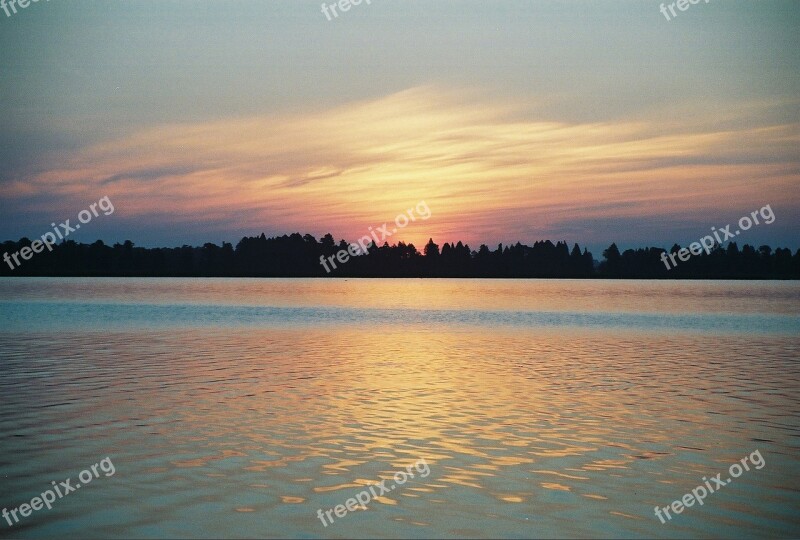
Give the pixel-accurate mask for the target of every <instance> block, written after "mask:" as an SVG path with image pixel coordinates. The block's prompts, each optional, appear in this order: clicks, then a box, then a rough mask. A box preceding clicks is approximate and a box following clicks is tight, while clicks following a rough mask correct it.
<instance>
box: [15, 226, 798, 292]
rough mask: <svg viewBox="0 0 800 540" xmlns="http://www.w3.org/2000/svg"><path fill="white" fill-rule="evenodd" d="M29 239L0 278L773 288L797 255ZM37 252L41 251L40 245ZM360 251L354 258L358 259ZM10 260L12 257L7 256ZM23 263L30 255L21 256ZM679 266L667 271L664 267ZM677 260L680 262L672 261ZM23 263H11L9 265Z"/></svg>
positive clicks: (293, 238)
mask: <svg viewBox="0 0 800 540" xmlns="http://www.w3.org/2000/svg"><path fill="white" fill-rule="evenodd" d="M31 244H32V243H31V242H30V240H28V239H27V238H22V239H20V240H19V241H7V242H4V243H3V244H2V246H0V255H2V256H3V257H4V258H9V256H10V257H12V258H13V261H12V262H8V264H5V263H2V262H0V276H20V277H22V276H25V277H36V276H41V277H108V278H117V277H138V278H146V277H153V278H168V277H175V278H201V277H208V278H213V277H216V278H345V279H350V278H371V279H387V278H415V279H437V278H451V279H634V280H687V279H699V280H743V281H752V280H770V281H785V280H798V279H800V249H798V250H797V251H796V252H795V253H792V252H791V250H790V249H788V248H775V249H773V248H771V247H770V246H766V245H764V246H760V247H758V248H756V247H754V246H750V245H747V244H745V245H743V246H742V248H741V249H739V247H738V245H737V244H736V243H735V242H731V243H729V244H727V245H726V246H724V247H723V246H720V245H719V244H716V245H714V246H713V247H711V248H710V249H708V250H707V251H700V252H699V253H697V252H695V250H692V252H691V254H689V251H690V250H689V249H687V248H685V247H681V246H679V245H677V244H676V245H674V246H672V248H670V250H665V249H663V248H658V247H646V248H638V249H627V250H625V251H622V252H620V250H619V249H618V248H617V246H616V244H611V245H610V246H609V247H608V248H607V249H605V250H604V251H603V253H602V260H601V261H597V260H596V259H595V258H594V256H593V255H592V253H591V252H589V251H588V250H587V249H585V248H584V249H583V250H581V248H580V246H579V245H578V244H574V245H573V246H572V248H570V247H569V246H568V245H567V243H566V242H556V243H555V244H554V243H553V242H551V241H550V240H543V241H537V242H535V243H534V244H533V246H527V245H523V244H521V243H519V242H517V243H516V244H513V245H506V246H504V245H502V244H500V245H498V246H497V248H496V249H494V250H490V249H489V248H488V247H487V246H486V245H481V246H480V248H479V249H478V250H471V249H470V247H469V245H466V244H463V243H462V242H457V243H445V244H444V245H443V246H442V247H441V249H440V248H439V246H438V245H437V244H435V243H434V242H433V240H432V239H431V240H429V241H428V243H427V244H426V245H425V247H424V248H423V250H422V252H420V251H418V250H417V248H416V247H415V246H414V245H413V244H405V243H403V242H398V243H397V244H395V245H389V244H388V243H384V244H383V246H377V245H376V244H375V243H372V244H370V245H369V246H368V247H367V250H366V253H363V252H357V250H354V249H353V245H352V244H348V243H347V242H345V241H344V240H341V241H340V242H339V243H338V244H337V243H336V242H335V241H334V239H333V236H332V235H330V234H328V235H325V236H324V237H322V238H321V239H320V240H317V239H316V238H314V237H313V236H311V235H308V234H306V235H300V234H299V233H294V234H291V235H283V236H278V237H273V238H267V237H266V236H265V235H264V234H262V235H260V236H254V237H245V238H242V240H241V241H239V243H238V244H237V245H236V246H235V247H234V246H233V245H232V244H230V243H227V242H223V243H222V245H221V246H220V245H216V244H212V243H206V244H204V245H203V246H202V247H193V246H188V245H185V246H182V247H176V248H141V247H136V246H134V244H133V243H132V242H130V241H126V242H124V243H123V244H114V245H113V246H108V245H106V244H105V243H103V242H102V241H101V240H98V241H96V242H94V243H92V244H79V243H76V242H74V241H71V240H67V241H63V242H61V243H59V244H54V245H52V246H51V247H52V250H49V249H39V250H38V251H35V252H32V251H31V249H29V247H30V245H31ZM39 247H40V248H41V246H39ZM354 251H356V253H357V254H356V253H354ZM9 254H10V255H9ZM26 255H27V257H26ZM668 257H669V258H670V259H672V260H679V261H680V262H678V264H676V265H671V264H668V263H666V264H665V262H664V261H665V260H669V259H668ZM676 257H677V259H676ZM14 261H16V262H19V263H20V264H17V265H15V264H13V262H14Z"/></svg>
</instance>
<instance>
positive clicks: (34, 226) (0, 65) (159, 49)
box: [0, 0, 800, 258]
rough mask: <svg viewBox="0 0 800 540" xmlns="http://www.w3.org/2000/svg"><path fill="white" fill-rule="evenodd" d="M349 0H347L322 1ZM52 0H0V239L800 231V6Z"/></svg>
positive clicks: (784, 238) (798, 241) (511, 237)
mask: <svg viewBox="0 0 800 540" xmlns="http://www.w3.org/2000/svg"><path fill="white" fill-rule="evenodd" d="M327 3H329V4H330V3H332V0H331V1H329V2H327ZM320 4H321V2H320V1H319V0H313V1H305V0H288V1H282V2H272V1H264V0H252V1H231V2H213V3H212V2H207V1H194V0H193V1H147V2H138V1H137V2H133V1H124V2H119V1H108V0H103V1H94V2H89V1H81V0H75V1H73V0H70V1H66V0H64V1H62V0H52V1H50V2H42V1H40V2H38V3H36V4H31V5H30V6H28V7H27V8H25V9H19V12H18V13H16V14H13V15H12V16H10V17H7V16H6V15H5V14H4V13H3V12H2V11H0V50H2V55H0V213H2V220H1V221H0V240H6V239H18V238H20V237H22V236H28V237H34V236H40V235H41V234H43V233H44V232H47V231H48V230H50V223H51V222H61V221H64V220H66V219H68V218H69V219H72V221H73V223H74V222H75V219H76V218H75V216H76V215H77V213H78V212H79V211H81V210H83V209H84V208H87V207H88V206H89V204H91V203H93V202H96V201H97V200H98V199H100V198H101V197H103V196H106V195H107V196H109V197H110V199H111V200H112V201H113V203H114V206H115V209H116V211H115V213H114V214H113V215H111V216H101V217H100V218H97V219H95V221H93V222H92V223H91V224H87V225H86V226H84V228H83V229H81V230H80V231H79V232H77V233H76V234H75V235H73V236H72V238H74V239H75V240H77V241H82V242H93V241H94V240H96V239H98V238H100V239H102V240H104V241H105V242H107V243H113V242H121V241H123V240H126V239H130V240H132V241H133V242H134V243H135V244H137V245H142V246H174V245H181V244H193V245H197V244H202V243H204V242H208V241H210V242H216V243H220V242H222V241H229V242H233V243H234V244H235V243H236V242H237V241H238V240H239V239H240V238H241V237H242V236H244V235H255V234H260V233H261V232H264V233H266V234H267V236H271V235H276V234H283V233H291V232H296V231H297V232H301V233H310V234H313V235H315V236H317V237H319V236H321V235H323V234H325V233H327V232H331V233H333V234H334V236H335V237H336V239H337V241H338V240H339V239H340V238H346V239H348V240H355V239H356V238H358V237H359V236H362V235H363V234H365V233H366V232H367V229H368V227H377V226H380V225H381V224H383V223H384V222H389V221H392V220H394V217H395V216H396V215H397V214H399V213H402V212H404V211H405V210H406V209H408V208H412V207H414V206H416V204H417V203H418V202H419V201H423V200H424V201H425V202H426V203H427V205H428V207H429V208H430V210H431V213H432V216H431V217H430V219H428V220H426V221H424V222H423V221H418V222H415V223H412V224H410V225H409V226H408V227H407V228H406V229H403V230H402V231H400V232H399V233H398V234H397V235H396V236H394V237H392V238H391V239H390V242H392V243H394V242H395V241H397V240H404V241H407V242H408V241H411V242H414V243H415V245H417V247H418V248H420V249H421V248H422V245H423V244H424V242H425V241H427V239H428V238H429V237H433V238H434V239H435V240H436V241H437V242H439V243H440V244H441V243H442V242H445V241H455V240H464V241H466V242H468V243H469V244H470V246H471V247H472V248H473V249H476V248H477V247H478V245H479V244H481V243H486V244H488V245H490V246H492V247H494V246H495V245H496V244H497V243H499V242H503V243H509V242H516V241H521V242H523V243H529V244H530V243H533V242H534V241H535V240H539V239H546V238H549V239H552V240H553V241H556V240H567V241H568V242H570V243H572V242H580V243H581V244H582V245H583V244H588V246H589V247H590V249H592V250H593V251H595V257H596V258H599V256H600V253H599V251H601V250H602V248H603V247H605V246H607V245H608V244H609V243H611V242H612V241H614V242H617V243H618V244H619V245H620V246H622V247H637V246H644V245H656V246H662V247H669V246H671V245H672V244H673V243H676V242H678V243H682V244H686V243H688V242H690V241H694V240H696V239H698V238H699V237H701V236H703V235H705V234H706V233H707V232H708V231H709V229H710V228H711V227H712V226H716V227H720V226H724V225H726V224H728V223H735V221H736V220H738V218H739V217H741V216H742V215H748V214H750V212H751V211H753V210H757V209H759V208H761V207H763V206H764V205H766V204H770V205H771V207H772V209H773V210H774V213H775V215H776V220H775V222H774V223H772V224H771V225H762V226H760V227H755V228H753V229H752V230H750V231H748V232H747V233H746V234H744V233H743V235H742V236H741V237H740V238H739V239H738V241H739V243H740V245H741V244H743V243H751V244H755V245H760V244H763V243H768V244H770V245H772V246H776V245H781V246H788V247H791V248H793V249H796V248H799V247H800V235H798V232H797V231H798V223H800V219H799V218H800V54H798V51H800V2H796V1H793V0H787V1H747V2H745V1H735V0H724V1H723V0H711V2H709V3H705V2H700V3H699V4H696V5H691V6H690V7H689V9H688V10H686V11H684V12H679V14H678V16H677V17H675V18H674V19H673V20H671V21H667V20H666V19H665V18H664V16H663V15H662V14H661V13H660V12H659V5H660V2H656V1H649V0H647V1H636V2H628V1H619V0H613V1H600V0H593V1H570V2H542V1H536V2H524V1H502V0H501V1H488V0H487V1H483V2H478V1H463V2H455V1H438V0H419V1H416V0H372V3H371V4H369V5H368V4H366V3H362V4H361V5H359V6H354V7H352V8H351V9H350V10H349V11H348V12H346V13H341V14H340V16H339V17H338V18H336V19H334V20H331V21H328V20H327V18H326V17H325V15H324V14H323V13H322V12H321V5H320Z"/></svg>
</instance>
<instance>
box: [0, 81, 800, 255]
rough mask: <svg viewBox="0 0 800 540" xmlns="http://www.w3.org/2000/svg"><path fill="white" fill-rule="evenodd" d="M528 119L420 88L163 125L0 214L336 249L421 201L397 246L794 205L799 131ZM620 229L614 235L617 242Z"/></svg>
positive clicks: (14, 198)
mask: <svg viewBox="0 0 800 540" xmlns="http://www.w3.org/2000/svg"><path fill="white" fill-rule="evenodd" d="M749 110H750V111H752V108H751V109H749ZM716 113H718V111H715V114H716ZM537 116H538V114H537V111H536V110H535V109H534V110H531V109H530V107H527V108H526V107H524V106H521V105H520V104H518V103H508V102H500V101H499V100H497V99H490V98H486V97H481V96H480V95H476V94H466V93H455V92H449V91H446V90H444V89H442V88H438V87H427V86H426V87H415V88H411V89H408V90H406V91H403V92H399V93H395V94H391V95H387V96H385V97H382V98H380V99H374V100H368V101H361V102H355V103H351V104H348V105H345V106H340V107H336V108H332V109H329V110H325V111H320V112H313V113H307V114H296V115H273V116H258V117H252V118H238V119H229V120H223V121H214V122H205V123H193V124H169V125H162V126H157V127H154V128H151V129H146V130H142V131H140V132H137V133H134V134H131V135H130V136H128V137H125V138H121V139H116V140H111V141H107V142H104V143H102V144H97V145H93V146H90V147H88V148H86V149H84V150H83V151H81V152H79V153H76V154H75V155H73V156H72V157H71V158H70V159H69V160H67V161H66V162H62V163H52V164H49V165H47V164H45V165H44V166H42V167H41V169H40V170H41V172H37V173H35V174H32V175H28V176H25V177H21V178H17V179H14V180H12V181H11V182H10V183H8V184H6V185H5V186H4V192H3V194H2V196H0V200H2V201H3V202H4V204H6V205H9V207H11V206H14V207H16V210H15V211H14V213H15V214H16V215H17V216H18V217H21V216H23V215H30V214H32V213H36V212H43V211H50V212H53V211H55V212H56V213H62V214H63V213H64V212H67V209H68V210H69V212H71V209H72V208H74V207H80V206H81V205H83V204H84V202H85V201H86V200H89V199H94V198H96V197H97V193H99V192H102V194H103V195H109V196H110V197H111V198H112V199H113V200H114V201H115V204H116V205H117V207H118V209H119V214H120V215H121V216H124V217H125V219H127V220H142V222H148V223H151V224H152V223H160V224H161V225H169V226H175V227H190V226H192V224H197V223H200V222H203V220H216V221H218V222H224V223H226V224H228V226H229V227H231V230H246V231H249V232H251V233H256V232H258V231H261V230H277V231H285V232H291V231H296V230H297V231H303V232H306V231H307V232H311V233H313V234H322V233H324V232H327V231H332V232H334V233H335V234H337V235H341V236H346V237H348V238H355V237H358V236H360V235H362V234H364V229H365V228H366V227H367V226H374V225H376V224H381V223H383V222H384V221H389V220H392V219H394V217H395V216H396V215H397V214H398V213H401V212H403V211H404V210H405V209H406V208H408V207H411V206H412V205H414V204H416V203H417V202H419V201H420V200H425V201H426V202H427V203H428V205H429V206H430V208H431V209H432V211H433V218H432V219H430V220H428V221H427V222H426V223H425V224H424V226H420V227H416V228H415V227H408V228H407V230H404V231H403V233H402V236H400V235H398V237H397V239H399V240H406V241H409V240H410V241H413V242H415V243H420V242H422V241H424V240H427V238H428V237H429V236H433V237H436V238H437V239H441V240H442V241H444V240H453V239H466V240H467V241H470V242H472V243H473V244H474V243H476V242H481V241H487V242H489V241H494V240H498V239H507V240H509V239H510V240H517V239H519V240H526V239H537V238H540V237H545V236H553V235H559V234H562V235H563V236H565V237H567V236H572V235H573V234H574V235H576V236H577V238H576V239H578V240H582V239H584V238H586V239H595V240H597V241H604V240H606V238H598V235H599V234H603V235H614V231H612V230H609V231H598V230H596V229H595V230H592V229H591V227H592V224H597V223H614V222H619V223H632V222H635V221H636V220H637V219H641V220H643V221H645V220H656V222H658V223H662V222H669V220H671V219H687V218H688V219H691V218H692V217H697V216H703V215H707V214H708V213H709V212H711V213H719V212H728V213H729V214H732V215H738V214H740V213H741V211H742V210H743V209H747V208H749V207H750V206H752V205H753V204H754V203H753V202H752V201H756V203H761V202H764V201H778V200H780V201H781V204H783V205H785V206H789V207H791V208H792V209H793V211H794V212H795V213H796V210H797V208H798V207H800V200H798V195H797V190H796V186H797V184H798V180H800V177H799V176H798V171H799V170H800V163H798V161H800V158H799V157H798V156H797V152H796V148H798V146H800V145H798V143H800V130H798V125H797V124H793V123H788V124H787V123H784V124H775V125H767V126H764V125H755V124H752V123H751V124H748V123H747V122H739V123H738V124H740V125H737V126H736V127H731V126H730V125H729V126H727V128H726V129H724V130H720V129H718V127H717V125H716V124H715V122H714V120H713V119H712V118H710V117H707V118H706V117H704V116H703V115H702V113H699V112H698V114H696V115H694V116H693V122H692V125H691V127H690V128H687V126H686V125H664V124H663V123H659V122H657V121H655V120H653V119H650V120H649V119H647V118H643V119H636V120H635V121H634V120H626V121H617V122H605V123H567V122H554V121H541V120H537V119H536V118H537ZM542 116H543V115H542ZM45 196H48V197H49V202H48V199H47V198H46V197H45ZM32 201H36V202H35V204H34V203H33V202H32ZM65 205H68V206H65ZM61 208H64V209H63V210H62V209H61ZM144 218H147V219H144ZM615 220H616V221H615ZM582 224H585V225H582ZM626 228H629V227H627V226H626V227H623V228H620V229H619V230H618V231H616V232H617V234H620V235H622V236H624V235H625V234H628V235H629V236H630V231H625V230H624V229H626ZM650 229H651V230H649V231H648V235H649V236H652V233H653V231H652V227H651V228H650ZM131 234H132V236H134V232H132V233H131ZM664 237H665V238H667V239H668V238H669V231H668V230H664ZM568 239H569V238H568ZM653 240H658V239H653Z"/></svg>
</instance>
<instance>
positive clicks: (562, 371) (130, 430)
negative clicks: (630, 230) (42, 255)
mask: <svg viewBox="0 0 800 540" xmlns="http://www.w3.org/2000/svg"><path fill="white" fill-rule="evenodd" d="M0 314H2V328H0V367H2V374H3V376H2V377H0V392H2V401H0V437H2V454H1V455H0V478H2V482H3V489H2V492H1V493H2V501H0V504H2V505H3V507H5V508H7V509H8V510H11V509H12V508H18V507H19V506H20V505H21V504H24V503H30V501H31V499H32V498H34V497H36V496H38V495H39V494H41V493H42V492H44V491H45V490H47V489H49V488H50V487H51V485H52V484H51V483H52V482H53V481H56V482H61V481H64V480H66V479H68V478H72V479H73V480H72V483H73V484H75V483H76V479H77V478H78V475H79V473H81V471H82V470H84V469H87V468H89V467H91V466H92V465H94V464H97V463H99V462H100V461H101V460H103V459H104V458H106V457H108V458H109V459H110V461H112V462H113V465H114V473H113V474H111V475H107V474H104V473H103V472H102V471H101V472H100V474H99V475H98V474H95V477H94V479H93V480H92V481H91V484H90V485H84V486H82V489H80V491H78V490H75V491H73V492H71V493H69V494H66V495H65V496H63V498H58V499H57V500H56V501H55V502H54V503H52V509H49V510H48V509H47V508H42V509H40V510H36V511H33V512H32V513H31V514H30V515H29V516H28V517H20V519H19V521H18V522H16V523H14V524H13V525H11V526H9V525H8V523H7V522H6V520H4V519H1V520H0V536H14V537H19V538H38V537H52V536H62V535H65V534H71V535H75V536H80V537H84V538H146V537H275V536H278V537H342V538H345V537H378V538H380V537H384V538H386V537H389V538H397V537H420V538H425V537H454V536H455V537H484V538H486V537H490V538H497V537H742V538H746V537H753V536H761V537H763V536H795V537H796V536H798V534H800V492H798V488H797V480H798V478H799V477H800V452H799V451H798V450H799V449H800V448H799V447H800V363H799V361H800V284H798V283H797V282H761V281H755V282H705V281H598V280H447V279H443V280H415V279H409V280H403V279H398V280H390V279H387V280H382V279H372V280H369V279H367V280H359V279H348V280H342V279H339V280H333V279H331V280H325V279H84V278H74V279H68V278H19V279H12V278H3V279H0ZM754 452H758V453H759V454H758V455H760V456H762V457H763V462H762V463H761V465H762V466H761V467H759V468H756V466H754V465H753V463H754V462H753V460H751V462H750V463H751V464H750V467H749V470H746V471H743V472H742V473H741V474H740V475H738V478H729V477H730V474H729V471H730V469H729V467H730V466H731V464H733V463H737V462H738V463H740V464H741V463H742V460H743V458H747V457H748V456H751V457H752V455H753V453H754ZM421 460H424V463H425V464H426V467H428V473H429V474H426V475H425V476H424V477H423V475H422V474H421V473H420V470H419V469H414V468H413V467H414V465H415V464H416V465H417V466H419V463H420V462H421ZM408 467H411V468H410V469H409V468H408ZM398 471H411V473H413V474H414V477H413V478H407V481H406V482H405V483H404V484H403V485H395V487H394V489H393V490H391V491H390V492H388V493H383V494H381V495H379V496H374V497H371V500H370V501H369V503H368V504H366V505H364V506H365V508H364V509H362V508H361V507H356V508H355V510H352V511H348V512H347V513H346V514H345V515H343V516H342V517H340V515H339V513H336V512H334V513H333V514H332V516H333V519H332V520H330V521H327V522H326V523H325V524H323V523H322V521H323V519H320V518H319V516H318V511H319V510H322V515H324V513H325V511H329V510H331V509H334V508H336V507H337V506H338V505H345V504H346V501H347V500H348V499H350V498H353V497H355V496H356V495H357V494H358V493H360V492H363V491H364V490H367V489H368V488H369V486H373V485H374V484H377V483H379V482H381V481H382V480H387V485H389V484H393V483H395V482H396V478H397V476H396V475H397V473H398ZM718 473H722V476H721V478H722V479H724V480H728V479H730V481H729V482H726V484H727V485H725V486H724V487H721V488H718V491H717V490H715V492H712V493H709V494H708V496H707V497H706V498H705V500H704V502H703V504H702V505H700V504H694V505H693V506H691V507H688V505H687V507H685V508H683V509H682V510H681V512H680V513H677V512H676V511H673V514H672V516H671V518H670V519H668V520H665V522H664V523H661V520H660V519H659V518H658V517H656V515H655V513H654V507H656V506H658V507H666V506H668V505H670V504H671V503H672V502H673V501H676V500H680V499H681V498H682V497H683V496H684V495H685V494H687V493H690V492H691V491H692V490H693V489H695V488H697V486H700V485H705V480H704V477H706V478H708V479H709V480H710V479H711V478H712V477H715V476H716V475H717V474H718ZM408 476H409V477H410V474H409V475H408ZM12 521H13V520H12Z"/></svg>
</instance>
